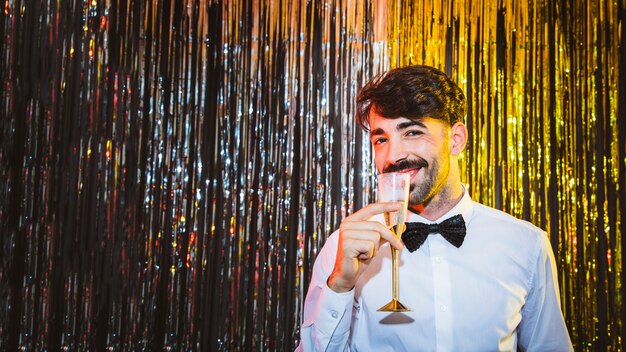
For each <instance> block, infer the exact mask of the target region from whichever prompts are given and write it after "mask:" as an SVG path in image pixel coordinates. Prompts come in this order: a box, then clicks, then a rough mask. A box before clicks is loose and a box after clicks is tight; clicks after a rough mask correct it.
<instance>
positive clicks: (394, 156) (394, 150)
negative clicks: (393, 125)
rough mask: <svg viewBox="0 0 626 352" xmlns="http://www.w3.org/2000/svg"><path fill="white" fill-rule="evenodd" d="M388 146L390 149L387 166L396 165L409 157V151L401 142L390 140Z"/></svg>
mask: <svg viewBox="0 0 626 352" xmlns="http://www.w3.org/2000/svg"><path fill="white" fill-rule="evenodd" d="M387 146H388V148H389V149H388V150H387V160H386V161H385V164H386V165H385V166H389V165H395V164H397V163H398V162H400V161H401V160H404V159H406V158H407V157H408V155H407V151H406V150H405V148H404V146H403V144H402V142H401V141H399V140H397V139H395V140H394V139H391V138H390V139H389V141H388V142H387Z"/></svg>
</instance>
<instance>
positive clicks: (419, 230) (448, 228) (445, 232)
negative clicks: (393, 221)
mask: <svg viewBox="0 0 626 352" xmlns="http://www.w3.org/2000/svg"><path fill="white" fill-rule="evenodd" d="M431 233H439V234H441V236H443V238H445V239H446V240H448V242H450V243H451V244H452V245H453V246H455V247H457V248H458V247H461V245H462V244H463V240H464V239H465V220H463V216H461V215H455V216H453V217H451V218H449V219H447V220H444V221H442V222H441V223H440V224H423V223H421V222H407V223H406V229H405V230H404V233H402V242H404V245H405V246H406V248H408V250H409V251H411V252H414V251H415V250H416V249H418V248H420V246H421V245H422V244H424V242H425V241H426V237H428V235H430V234H431Z"/></svg>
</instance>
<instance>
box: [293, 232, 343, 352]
mask: <svg viewBox="0 0 626 352" xmlns="http://www.w3.org/2000/svg"><path fill="white" fill-rule="evenodd" d="M337 241H338V234H337V232H335V233H333V234H332V235H331V236H330V237H329V238H328V240H327V241H326V244H325V245H324V247H323V248H322V250H321V251H320V254H319V255H318V256H317V259H316V260H315V264H314V265H313V275H312V278H311V284H310V285H309V291H308V292H307V295H306V299H305V301H304V317H303V320H302V321H303V323H302V327H301V329H300V337H301V341H300V345H299V346H298V348H297V351H307V352H308V351H349V346H348V343H349V337H350V325H351V323H352V305H353V301H354V289H353V290H351V291H349V292H344V293H337V292H335V291H333V290H332V289H331V288H329V287H328V285H327V283H326V281H327V280H328V277H329V276H330V274H331V272H332V269H333V267H334V265H335V256H336V253H337Z"/></svg>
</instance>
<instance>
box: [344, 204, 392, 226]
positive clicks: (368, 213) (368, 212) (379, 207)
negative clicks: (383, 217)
mask: <svg viewBox="0 0 626 352" xmlns="http://www.w3.org/2000/svg"><path fill="white" fill-rule="evenodd" d="M398 209H400V203H398V202H385V203H372V204H369V205H368V206H366V207H364V208H362V209H361V210H359V211H357V212H356V213H354V214H352V215H350V216H348V217H347V218H346V220H348V219H349V220H350V221H358V220H368V219H369V218H371V217H372V216H374V215H377V214H382V213H385V212H390V211H397V210H398Z"/></svg>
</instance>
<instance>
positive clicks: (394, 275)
mask: <svg viewBox="0 0 626 352" xmlns="http://www.w3.org/2000/svg"><path fill="white" fill-rule="evenodd" d="M391 295H392V298H393V299H394V300H396V301H397V300H398V250H397V249H395V248H393V247H392V248H391Z"/></svg>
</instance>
